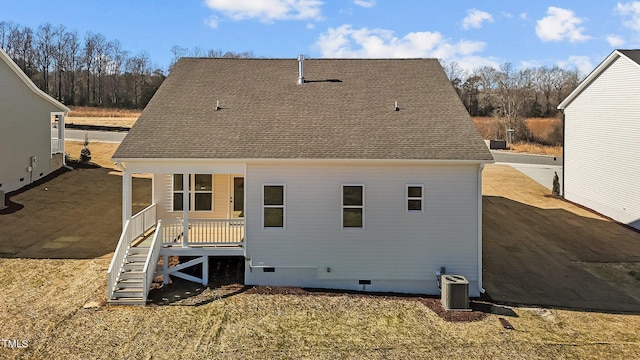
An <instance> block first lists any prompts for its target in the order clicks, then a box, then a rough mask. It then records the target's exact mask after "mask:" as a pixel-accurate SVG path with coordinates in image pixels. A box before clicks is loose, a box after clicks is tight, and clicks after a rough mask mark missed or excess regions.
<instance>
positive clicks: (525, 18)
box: [520, 13, 529, 20]
mask: <svg viewBox="0 0 640 360" xmlns="http://www.w3.org/2000/svg"><path fill="white" fill-rule="evenodd" d="M520 19H522V20H529V16H528V15H527V13H521V14H520Z"/></svg>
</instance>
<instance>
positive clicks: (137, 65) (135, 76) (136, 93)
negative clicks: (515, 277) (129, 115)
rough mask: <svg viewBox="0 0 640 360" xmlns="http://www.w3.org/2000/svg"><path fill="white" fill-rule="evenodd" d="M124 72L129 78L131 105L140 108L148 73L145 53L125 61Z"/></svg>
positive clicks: (147, 56)
mask: <svg viewBox="0 0 640 360" xmlns="http://www.w3.org/2000/svg"><path fill="white" fill-rule="evenodd" d="M126 70H127V73H128V74H129V76H130V78H131V83H132V90H133V94H132V95H133V96H132V98H133V105H134V106H135V107H136V108H140V107H141V103H142V91H143V88H144V85H145V78H146V76H145V75H148V74H149V73H150V69H149V55H148V54H147V53H146V52H142V53H140V54H138V55H136V56H134V57H131V58H129V59H127V63H126Z"/></svg>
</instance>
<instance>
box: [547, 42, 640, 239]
mask: <svg viewBox="0 0 640 360" xmlns="http://www.w3.org/2000/svg"><path fill="white" fill-rule="evenodd" d="M558 108H559V109H560V110H562V111H563V112H564V127H565V129H564V157H563V159H564V172H563V173H564V181H563V183H564V189H563V194H564V197H565V198H566V199H567V200H570V201H573V202H575V203H578V204H580V205H584V206H586V207H588V208H591V209H593V210H595V211H597V212H599V213H601V214H603V215H606V216H608V217H611V218H613V219H614V220H616V221H619V222H621V223H624V224H627V225H630V226H632V227H634V228H636V229H640V50H615V51H613V52H612V53H611V54H610V55H609V56H608V57H607V58H606V59H605V60H604V61H603V62H602V63H601V64H600V65H598V66H597V67H596V68H595V70H593V72H591V74H589V76H587V78H586V79H585V80H583V81H582V83H580V85H579V86H578V87H577V88H576V89H575V90H574V91H573V92H572V93H571V94H569V96H568V97H567V98H566V99H565V100H564V101H563V102H562V103H560V105H558Z"/></svg>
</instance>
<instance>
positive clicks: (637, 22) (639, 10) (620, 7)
mask: <svg viewBox="0 0 640 360" xmlns="http://www.w3.org/2000/svg"><path fill="white" fill-rule="evenodd" d="M615 11H616V13H618V14H619V15H621V16H626V17H629V18H630V19H629V20H627V21H625V22H624V26H626V27H627V28H629V29H632V30H636V31H640V2H638V1H634V2H630V3H625V4H622V3H618V4H617V5H616V8H615Z"/></svg>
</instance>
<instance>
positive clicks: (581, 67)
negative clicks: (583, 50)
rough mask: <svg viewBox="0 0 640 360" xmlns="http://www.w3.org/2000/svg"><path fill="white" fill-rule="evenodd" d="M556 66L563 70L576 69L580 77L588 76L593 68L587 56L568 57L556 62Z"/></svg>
mask: <svg viewBox="0 0 640 360" xmlns="http://www.w3.org/2000/svg"><path fill="white" fill-rule="evenodd" d="M558 66H560V67H561V68H563V69H577V70H578V71H579V72H580V74H581V75H583V76H586V75H588V74H589V73H590V72H591V71H592V70H593V68H594V66H593V63H592V62H591V59H589V57H588V56H569V58H568V59H567V60H564V61H558Z"/></svg>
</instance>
